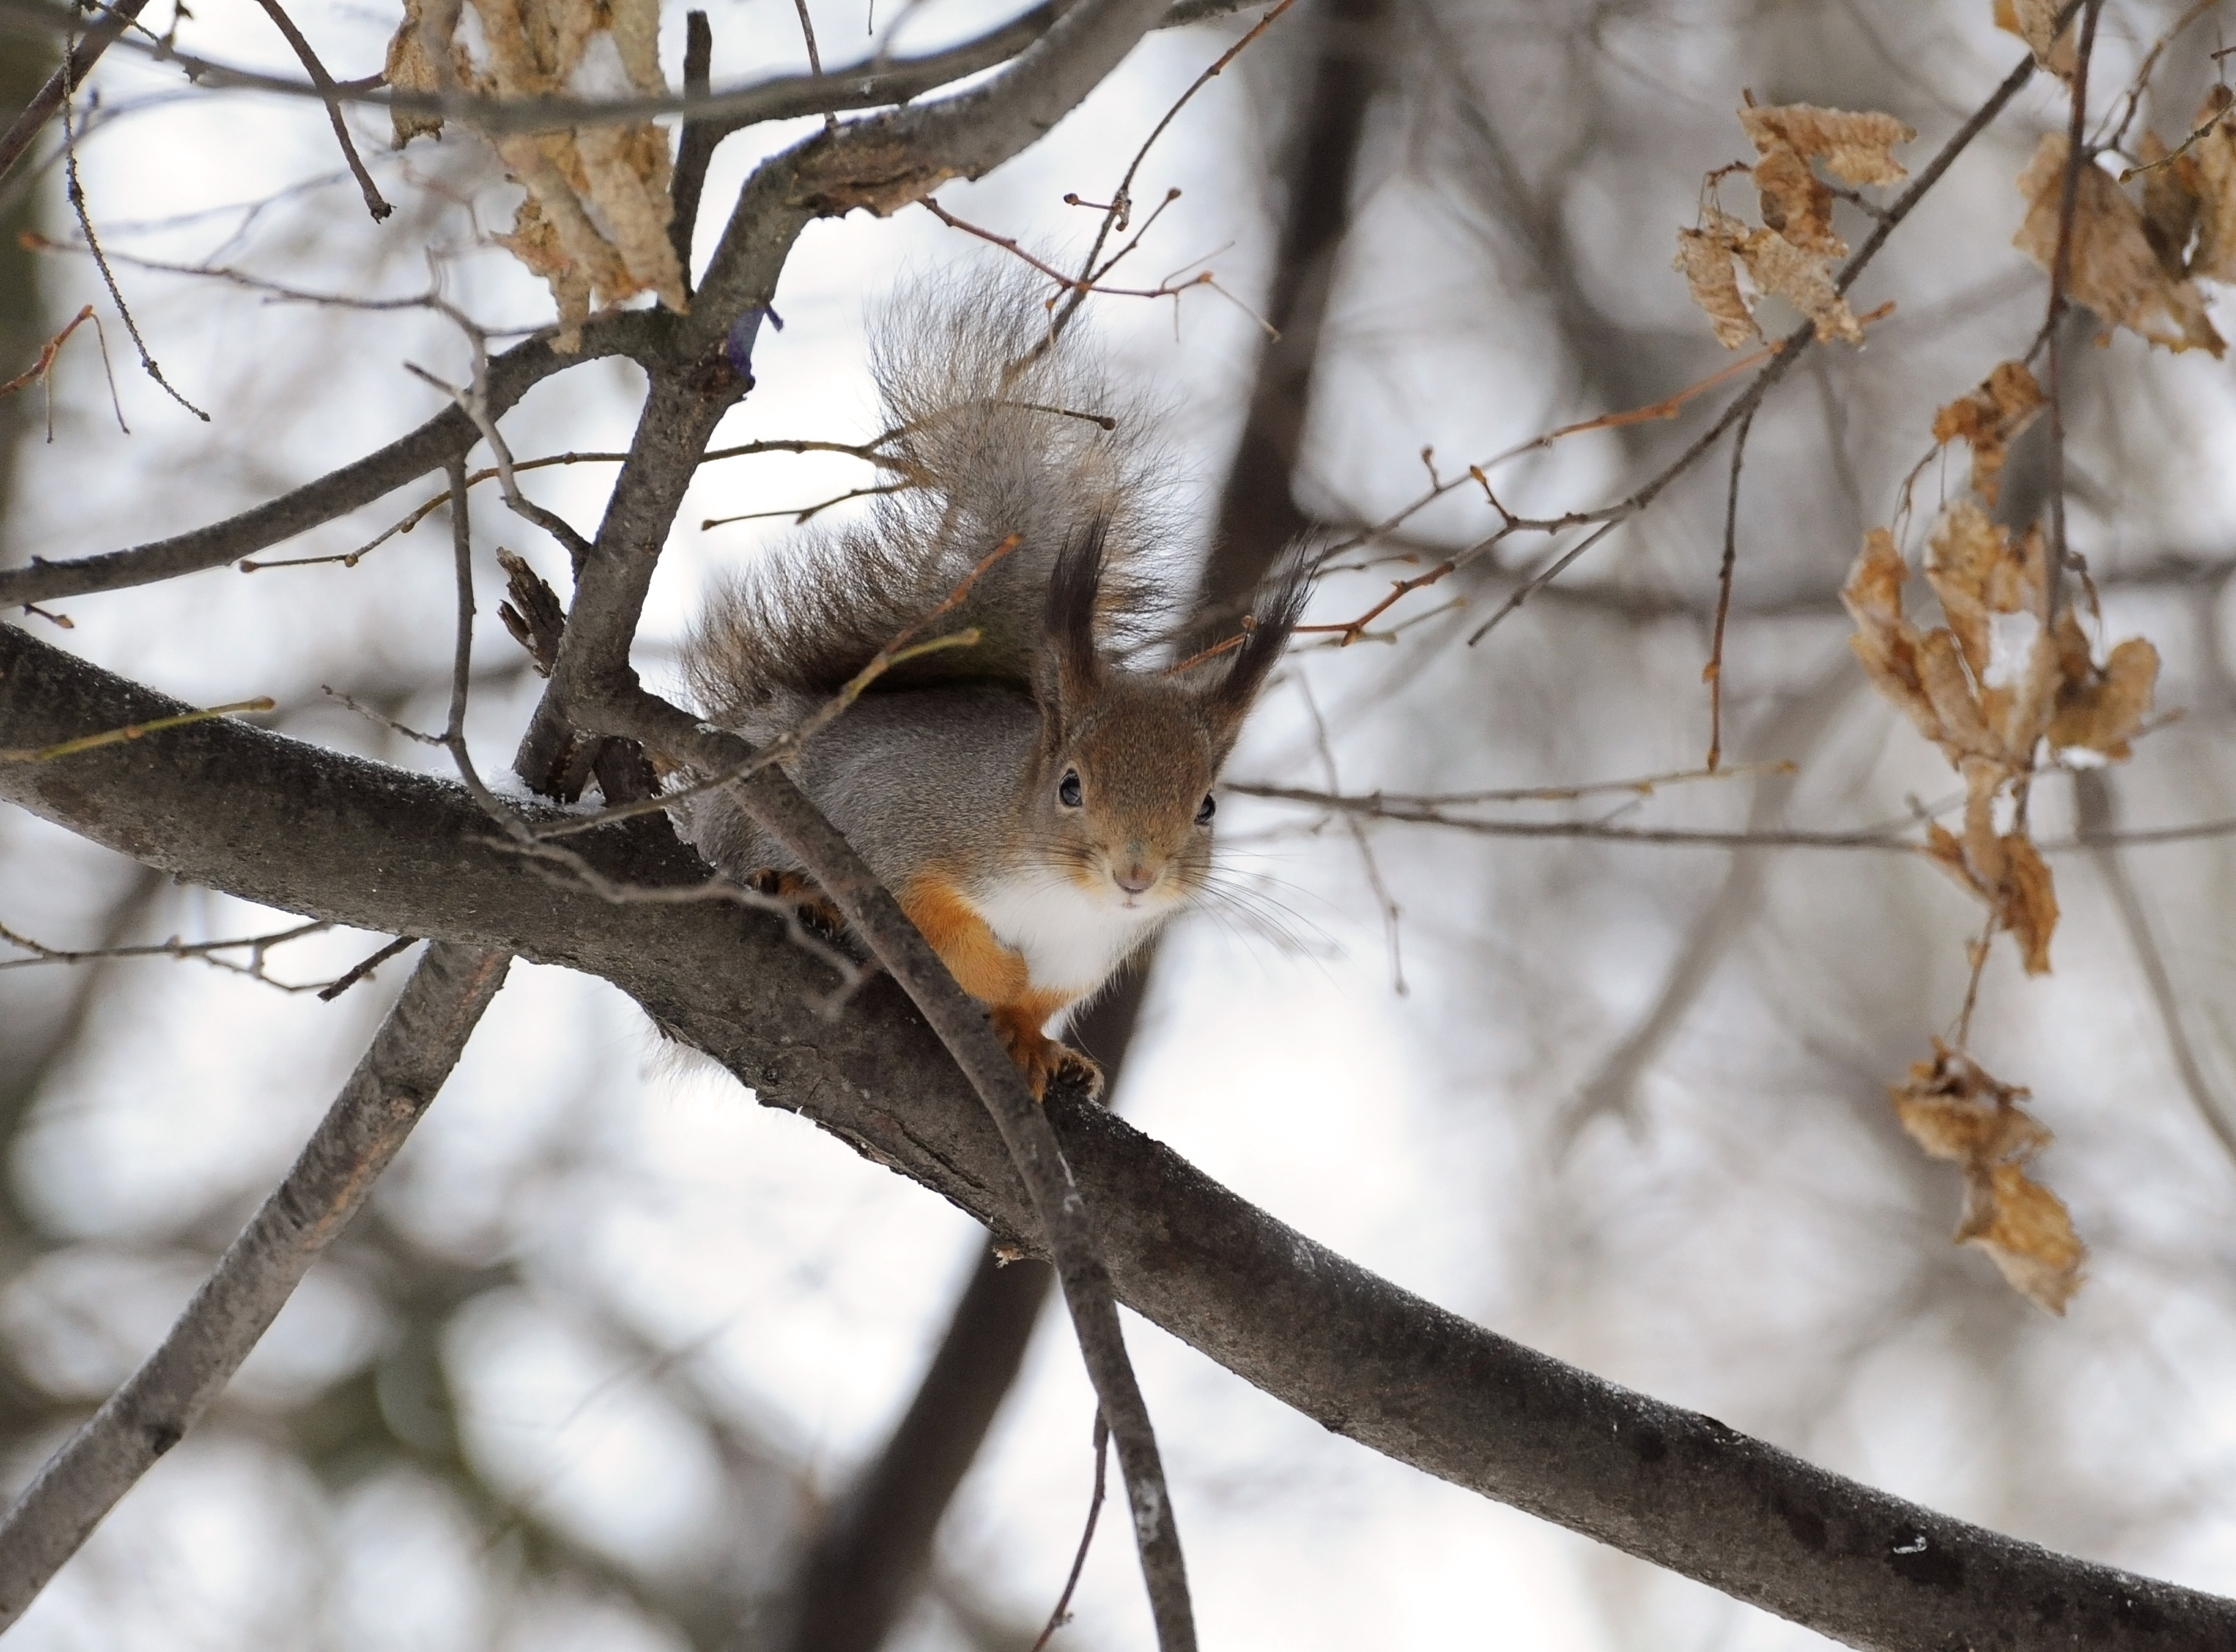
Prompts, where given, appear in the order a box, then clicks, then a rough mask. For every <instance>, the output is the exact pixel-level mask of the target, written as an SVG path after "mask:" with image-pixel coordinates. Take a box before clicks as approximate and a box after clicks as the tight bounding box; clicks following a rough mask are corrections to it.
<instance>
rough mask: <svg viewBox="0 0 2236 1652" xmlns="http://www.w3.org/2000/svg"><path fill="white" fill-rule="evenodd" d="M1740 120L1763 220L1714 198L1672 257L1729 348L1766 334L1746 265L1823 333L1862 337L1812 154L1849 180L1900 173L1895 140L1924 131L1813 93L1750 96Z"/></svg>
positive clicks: (1681, 234)
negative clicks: (1843, 287)
mask: <svg viewBox="0 0 2236 1652" xmlns="http://www.w3.org/2000/svg"><path fill="white" fill-rule="evenodd" d="M1739 124H1740V125H1741V126H1743V127H1744V128H1746V134H1747V136H1748V137H1749V138H1750V139H1751V140H1753V143H1754V147H1755V153H1756V154H1758V155H1759V156H1760V157H1761V158H1760V159H1759V161H1756V163H1755V165H1754V167H1753V170H1752V173H1751V176H1752V177H1753V180H1754V186H1755V190H1756V193H1757V194H1758V195H1759V198H1760V201H1761V209H1762V226H1761V227H1760V228H1759V229H1757V228H1750V227H1749V226H1747V225H1746V223H1744V222H1743V221H1742V220H1739V219H1738V218H1735V217H1733V215H1732V214H1731V213H1726V212H1725V211H1724V210H1723V209H1722V208H1721V207H1720V206H1714V205H1713V204H1712V205H1710V206H1707V208H1706V209H1705V210H1704V213H1703V214H1702V222H1701V224H1700V227H1699V228H1697V229H1682V230H1680V231H1678V232H1677V260H1676V265H1675V267H1676V268H1677V269H1678V270H1679V271H1680V272H1682V273H1683V274H1684V277H1685V280H1686V284H1687V285H1688V286H1689V287H1690V288H1691V290H1692V293H1693V303H1695V304H1697V305H1700V308H1701V310H1702V311H1705V312H1706V313H1707V318H1708V322H1709V325H1711V326H1713V328H1714V329H1715V333H1716V338H1717V340H1718V341H1719V342H1720V343H1721V344H1723V346H1724V347H1725V348H1726V350H1737V349H1739V347H1740V346H1741V345H1743V344H1750V343H1752V342H1753V341H1755V340H1757V339H1759V338H1761V337H1762V331H1761V329H1760V328H1759V326H1758V325H1756V322H1755V318H1754V306H1753V305H1752V304H1750V303H1749V302H1748V299H1747V296H1746V293H1745V292H1743V291H1742V290H1741V287H1740V281H1739V278H1740V274H1741V272H1745V275H1746V280H1747V282H1748V283H1749V284H1750V285H1752V286H1753V289H1754V291H1755V292H1756V293H1758V294H1761V293H1766V292H1774V293H1777V294H1778V295H1779V297H1781V298H1785V299H1786V300H1787V301H1788V302H1790V303H1791V304H1792V305H1793V306H1794V308H1795V309H1797V310H1799V311H1801V313H1802V314H1804V315H1805V316H1807V317H1808V318H1809V319H1810V320H1811V321H1812V322H1813V323H1815V324H1816V328H1817V337H1818V339H1819V340H1831V339H1834V338H1844V339H1845V340H1847V341H1848V342H1849V343H1850V344H1859V343H1861V342H1862V340H1863V336H1864V333H1863V329H1862V328H1861V327H1860V326H1858V325H1857V322H1856V318H1855V316H1854V315H1853V314H1852V313H1851V312H1850V311H1849V309H1848V303H1847V300H1846V299H1845V298H1842V297H1841V296H1840V294H1839V292H1838V291H1837V290H1836V289H1835V288H1834V286H1833V284H1832V260H1833V259H1837V258H1843V257H1845V256H1846V254H1847V251H1848V246H1847V243H1846V242H1845V241H1843V240H1842V239H1840V238H1839V237H1838V235H1836V234H1834V233H1832V201H1833V194H1832V187H1831V186H1830V185H1828V184H1827V183H1826V182H1825V180H1824V179H1823V178H1821V177H1819V176H1818V174H1817V170H1816V167H1814V166H1813V165H1812V162H1814V161H1822V162H1823V163H1824V165H1825V168H1826V170H1828V171H1830V172H1831V173H1832V175H1833V176H1834V177H1836V178H1838V179H1839V180H1841V181H1842V182H1843V183H1845V184H1848V185H1850V186H1851V187H1856V186H1862V185H1867V184H1873V185H1875V184H1891V183H1898V182H1900V181H1901V180H1902V179H1903V177H1904V175H1905V174H1904V172H1903V169H1902V167H1901V165H1900V163H1899V162H1897V161H1896V160H1895V158H1894V154H1893V149H1894V146H1895V145H1896V144H1897V143H1907V142H1909V141H1910V140H1911V139H1912V138H1914V137H1916V136H1917V134H1916V133H1915V132H1913V131H1911V130H1910V128H1908V127H1906V126H1904V124H1903V123H1902V122H1901V121H1897V120H1896V119H1895V118H1894V116H1892V115H1876V114H1852V113H1850V112H1849V111H1846V110H1844V109H1823V108H1817V107H1816V106H1815V105H1814V104H1810V103H1789V104H1786V105H1784V106H1782V107H1779V108H1755V107H1754V106H1753V105H1752V104H1750V105H1748V106H1747V107H1746V108H1742V109H1741V110H1740V111H1739Z"/></svg>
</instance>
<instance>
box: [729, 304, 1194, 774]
mask: <svg viewBox="0 0 2236 1652" xmlns="http://www.w3.org/2000/svg"><path fill="white" fill-rule="evenodd" d="M1045 285H1046V284H1045V283H1042V282H1038V281H1036V279H1034V278H1032V277H1030V276H1029V275H1028V274H1026V273H1025V272H1023V271H1022V270H1018V269H1016V266H1007V267H1005V268H1000V269H996V270H992V271H990V270H988V269H986V268H984V267H983V266H982V267H978V268H974V269H969V270H965V271H963V272H947V273H943V274H939V275H935V276H931V277H926V278H921V279H917V280H914V281H911V282H909V283H907V284H905V285H904V286H903V287H902V288H901V289H900V290H899V291H898V292H896V293H895V294H894V295H893V296H892V297H891V298H890V299H889V300H888V301H887V302H886V304H885V305H884V307H883V308H882V310H881V311H879V313H878V315H877V317H876V318H874V320H873V323H872V326H871V370H872V372H873V374H874V376H875V378H876V381H877V384H878V392H879V395H880V397H881V400H882V403H883V409H884V416H885V421H886V423H885V433H886V434H885V441H884V443H883V450H884V451H885V452H886V453H888V454H890V455H891V456H892V459H893V461H894V468H893V469H892V470H891V472H889V474H888V478H887V479H888V480H889V481H891V482H900V483H903V484H904V486H903V487H902V488H900V490H899V491H898V492H895V493H892V494H890V495H885V496H883V497H881V498H879V499H878V502H877V504H876V506H875V508H873V509H872V510H871V511H870V512H869V513H867V515H866V517H865V519H864V520H861V521H857V522H854V523H852V524H850V525H848V526H846V527H844V528H838V529H835V530H831V531H825V532H819V533H816V534H810V535H806V536H803V537H802V538H801V539H799V540H798V541H794V542H792V543H791V544H788V545H786V546H785V547H782V548H781V549H779V550H778V551H777V552H775V553H774V554H772V555H770V556H768V557H766V558H765V559H763V560H762V561H760V562H758V563H757V564H756V565H755V566H753V567H751V568H749V569H747V570H746V571H745V572H744V573H743V574H740V575H739V576H736V577H734V578H733V580H731V581H730V582H729V583H728V584H727V587H724V588H722V589H720V590H719V591H717V592H716V593H714V596H713V598H712V599H711V600H710V601H709V602H708V604H707V608H706V610H705V613H704V614H703V616H702V617H701V619H700V622H699V625H698V626H697V628H696V630H695V632H694V635H693V636H692V638H691V639H690V642H689V644H688V645H687V649H686V653H685V665H686V669H687V673H688V675H689V678H690V680H691V686H692V689H693V692H694V694H695V695H696V697H697V698H698V701H699V705H700V708H701V710H702V711H704V713H705V714H706V715H707V716H708V717H709V718H712V719H713V720H714V721H716V722H719V723H723V724H727V726H731V727H735V728H740V729H742V730H745V731H747V732H748V733H749V734H764V735H765V734H766V732H769V730H768V729H766V728H762V727H757V726H756V725H759V724H763V723H764V722H765V721H766V720H767V719H769V718H775V719H776V720H777V721H779V722H782V721H786V720H788V718H789V717H790V716H791V715H792V714H794V712H795V711H796V710H797V709H798V708H799V707H800V706H801V705H802V703H803V702H804V701H812V700H819V699H820V698H823V697H825V696H827V695H829V694H830V693H832V692H834V691H836V690H837V689H838V687H840V686H841V685H843V684H845V682H846V681H847V680H848V679H849V678H852V677H853V676H854V675H855V673H857V672H859V671H860V670H861V669H862V667H863V666H864V665H866V664H867V663H868V662H869V661H870V659H871V658H872V657H873V656H874V655H875V654H876V653H877V652H878V650H879V649H880V648H882V647H884V646H885V645H886V644H887V643H889V642H890V641H891V640H892V639H893V638H894V637H895V636H896V635H897V634H898V633H900V632H901V631H902V630H903V629H904V628H905V627H907V626H911V625H913V624H915V623H917V621H919V620H923V618H924V616H925V615H926V614H927V613H930V612H931V610H932V609H934V608H935V607H937V606H938V605H939V604H940V603H941V602H942V601H944V600H946V599H947V598H948V597H949V595H950V593H953V592H954V591H955V589H956V588H957V587H958V586H959V585H961V584H962V583H963V580H965V579H966V578H968V577H969V575H970V573H971V570H972V569H973V568H975V567H977V566H978V565H979V564H980V563H981V562H982V561H984V559H985V558H986V557H987V556H988V555H989V554H990V553H992V552H993V551H994V550H996V548H997V547H1000V546H1001V545H1002V544H1003V541H1007V540H1009V538H1010V537H1011V536H1013V535H1014V536H1016V545H1015V547H1013V548H1012V549H1010V550H1009V552H1008V553H1007V554H1005V555H1003V557H1002V558H1001V560H1000V561H997V562H996V563H995V564H994V566H993V567H990V568H989V569H988V570H987V571H986V572H985V573H984V574H982V575H981V576H980V577H979V578H978V580H977V582H976V583H975V584H974V585H973V586H972V587H971V588H970V592H969V593H968V594H967V595H965V596H964V597H963V600H961V602H959V603H958V604H957V606H956V608H954V609H953V610H950V612H949V613H944V614H943V615H942V616H941V617H940V618H939V620H937V621H936V622H935V623H934V624H933V626H931V627H930V628H929V631H928V632H927V633H926V634H927V635H944V634H949V633H954V632H957V631H961V630H963V628H965V627H967V626H976V627H977V629H978V631H979V633H981V639H980V641H979V642H978V643H977V646H973V647H969V648H952V649H943V650H940V651H938V652H934V653H931V654H927V655H924V656H922V657H921V658H919V659H914V660H911V661H909V662H907V663H906V664H905V665H903V666H901V667H899V668H898V669H897V670H895V671H894V672H891V674H890V675H889V677H888V678H885V679H881V683H880V686H882V687H885V688H900V687H906V686H922V685H925V684H927V683H931V682H961V681H972V680H982V681H995V682H1008V683H1015V684H1018V685H1024V684H1029V682H1030V681H1031V678H1032V666H1033V655H1034V652H1035V650H1036V646H1037V644H1038V641H1039V633H1040V626H1041V616H1042V612H1043V610H1044V609H1045V607H1046V605H1047V593H1048V588H1049V579H1050V577H1051V575H1052V574H1053V573H1054V572H1055V568H1056V561H1057V559H1058V558H1059V557H1060V556H1062V553H1063V550H1064V547H1065V546H1066V545H1067V544H1068V543H1069V542H1070V541H1072V540H1073V539H1074V538H1075V536H1077V535H1079V534H1083V533H1085V532H1087V531H1088V530H1089V529H1090V528H1091V527H1092V526H1093V525H1094V524H1095V523H1097V522H1098V521H1099V522H1100V523H1101V524H1102V536H1103V547H1104V549H1103V569H1104V573H1103V588H1102V595H1101V601H1100V602H1099V604H1098V607H1099V609H1100V611H1101V614H1102V626H1101V628H1102V630H1103V631H1104V632H1105V633H1107V634H1106V635H1105V636H1104V638H1103V639H1102V640H1103V641H1104V643H1105V645H1106V646H1109V647H1111V648H1114V649H1116V650H1119V651H1121V652H1122V651H1123V650H1124V649H1125V648H1126V646H1127V645H1128V643H1129V642H1130V641H1132V640H1134V633H1140V632H1141V631H1143V630H1145V629H1147V628H1148V627H1150V626H1154V624H1155V622H1156V621H1157V620H1159V619H1160V618H1161V614H1162V613H1163V610H1164V608H1165V607H1166V606H1167V601H1168V593H1170V592H1172V591H1174V590H1175V589H1177V588H1179V587H1177V586H1176V585H1175V584H1174V580H1176V579H1178V578H1179V575H1178V574H1175V573H1174V572H1173V571H1172V570H1171V569H1170V568H1169V567H1168V566H1167V560H1168V559H1167V554H1166V548H1165V547H1168V546H1170V545H1171V544H1172V543H1173V539H1174V534H1173V526H1172V525H1173V521H1174V515H1173V508H1172V503H1171V498H1172V494H1173V490H1174V466H1173V464H1172V463H1171V462H1170V460H1169V457H1168V456H1167V452H1166V450H1165V446H1164V443H1163V442H1162V440H1161V437H1160V436H1159V434H1158V426H1159V425H1160V423H1161V422H1162V421H1161V417H1160V416H1159V415H1160V410H1159V409H1158V408H1157V407H1156V406H1155V405H1154V403H1152V402H1150V401H1149V400H1148V399H1147V398H1145V397H1142V396H1141V395H1140V394H1138V393H1135V392H1132V391H1128V390H1121V388H1120V387H1119V385H1118V384H1117V383H1116V382H1115V378H1114V377H1113V375H1112V373H1111V372H1110V370H1109V369H1108V366H1107V365H1106V364H1105V363H1104V361H1103V358H1102V354H1101V352H1100V351H1098V349H1097V348H1096V346H1095V343H1094V341H1093V340H1092V339H1091V338H1088V336H1087V333H1086V330H1085V329H1084V328H1083V327H1082V326H1080V325H1076V324H1075V325H1071V326H1069V327H1067V328H1066V329H1065V330H1064V331H1062V332H1061V333H1053V332H1051V330H1050V317H1051V312H1050V311H1049V309H1048V307H1047V306H1046V305H1045V303H1044V292H1045Z"/></svg>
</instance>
